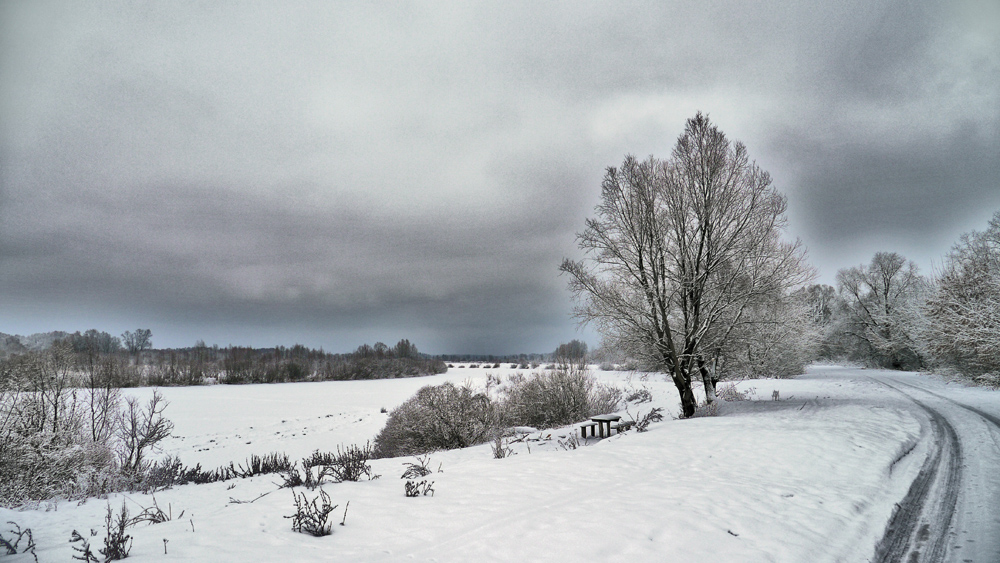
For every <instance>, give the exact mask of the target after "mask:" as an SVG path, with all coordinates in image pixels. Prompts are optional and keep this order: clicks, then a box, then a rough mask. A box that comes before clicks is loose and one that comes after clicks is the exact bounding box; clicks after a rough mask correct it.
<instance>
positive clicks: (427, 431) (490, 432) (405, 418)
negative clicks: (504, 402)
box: [374, 383, 502, 457]
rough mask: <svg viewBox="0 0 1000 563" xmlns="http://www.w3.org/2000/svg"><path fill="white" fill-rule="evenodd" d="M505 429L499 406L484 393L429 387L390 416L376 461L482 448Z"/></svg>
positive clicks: (379, 440) (379, 439) (376, 448)
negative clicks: (479, 446) (436, 451)
mask: <svg viewBox="0 0 1000 563" xmlns="http://www.w3.org/2000/svg"><path fill="white" fill-rule="evenodd" d="M501 428H502V418H501V416H500V410H499V408H498V405H496V404H495V403H494V401H492V400H491V399H490V398H489V397H488V396H487V395H486V394H485V393H478V392H476V391H474V390H473V389H472V388H471V387H469V386H463V387H456V386H455V385H454V384H452V383H444V384H441V385H436V386H426V387H423V388H421V389H420V390H419V391H417V393H416V395H414V396H413V397H410V398H409V399H407V400H406V402H404V403H403V404H401V405H399V406H398V407H396V408H395V409H393V410H392V412H390V413H389V419H388V420H387V421H386V424H385V428H383V429H382V431H381V432H379V434H378V436H376V437H375V446H374V454H375V457H400V456H409V455H419V454H423V453H426V452H431V451H434V450H450V449H455V448H464V447H466V446H472V445H475V444H481V443H483V442H486V441H488V440H490V439H492V438H493V436H495V435H496V434H497V433H498V432H500V431H501Z"/></svg>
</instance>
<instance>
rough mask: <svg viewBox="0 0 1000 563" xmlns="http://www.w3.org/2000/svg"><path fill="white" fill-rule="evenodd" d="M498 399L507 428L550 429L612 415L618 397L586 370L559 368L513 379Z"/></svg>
mask: <svg viewBox="0 0 1000 563" xmlns="http://www.w3.org/2000/svg"><path fill="white" fill-rule="evenodd" d="M502 396H503V399H502V401H503V413H504V418H505V421H506V423H507V425H509V426H514V425H517V426H532V427H535V428H552V427H553V426H560V425H563V424H573V423H574V422H579V421H581V420H586V419H587V417H589V416H592V415H595V414H605V413H610V412H615V411H617V410H618V407H619V405H620V404H621V396H622V393H621V391H620V390H619V389H618V388H616V387H608V386H606V385H601V384H599V383H598V382H597V381H596V380H595V379H594V377H593V376H592V375H591V374H590V372H589V371H588V370H587V369H586V368H581V367H579V366H575V365H563V366H560V367H558V368H557V369H554V370H546V371H544V372H540V373H535V374H532V375H530V376H527V377H526V376H523V375H518V376H514V377H513V378H511V379H510V380H509V381H508V382H507V384H506V385H505V386H504V387H503V388H502Z"/></svg>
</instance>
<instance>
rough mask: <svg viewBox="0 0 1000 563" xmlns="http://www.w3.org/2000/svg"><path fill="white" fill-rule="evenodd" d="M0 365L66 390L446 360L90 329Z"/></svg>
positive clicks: (375, 374)
mask: <svg viewBox="0 0 1000 563" xmlns="http://www.w3.org/2000/svg"><path fill="white" fill-rule="evenodd" d="M54 358H59V360H58V361H55V360H54ZM0 364H3V365H4V366H8V367H9V366H14V365H16V366H21V367H19V368H18V369H19V370H21V371H23V370H24V369H27V368H24V367H23V366H32V367H31V369H32V370H35V371H40V372H45V375H44V377H40V379H41V380H45V381H58V382H60V383H59V385H63V386H71V387H93V386H98V387H109V388H122V387H137V386H145V385H154V386H171V385H200V384H204V383H225V384H240V383H281V382H294V381H326V380H349V379H382V378H393V377H413V376H419V375H430V374H436V373H443V372H445V371H447V366H446V365H445V363H444V362H443V361H441V360H439V359H434V358H429V357H427V356H426V355H424V354H421V353H420V352H419V351H418V350H417V347H416V346H415V345H414V344H412V343H411V342H410V341H409V340H407V339H402V340H400V341H399V342H397V343H396V345H395V346H392V347H390V346H388V345H386V344H384V343H382V342H377V343H375V344H374V345H369V344H363V345H361V346H359V347H358V348H357V350H355V351H354V352H350V353H346V354H331V353H327V352H324V351H323V350H322V349H319V350H315V349H310V348H307V347H305V346H302V345H300V344H296V345H294V346H292V347H290V348H286V347H284V346H276V347H274V348H250V347H244V346H227V347H225V348H220V347H219V346H211V347H209V346H207V345H206V344H205V343H204V341H200V340H199V341H198V342H197V343H196V344H195V345H194V346H193V347H190V348H167V349H154V348H153V347H152V331H150V330H149V329H137V330H136V331H126V332H125V333H124V334H122V336H121V337H116V336H112V335H110V334H108V333H107V332H101V331H97V330H94V329H92V330H88V331H86V332H84V333H80V332H76V333H73V334H69V335H67V336H66V337H65V338H62V339H60V340H56V341H55V343H54V344H53V345H52V346H51V347H49V348H48V349H46V350H41V351H28V352H24V353H18V354H11V355H9V356H8V357H7V358H5V359H2V360H0ZM56 366H58V368H56ZM8 371H9V370H8Z"/></svg>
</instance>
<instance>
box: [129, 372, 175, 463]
mask: <svg viewBox="0 0 1000 563" xmlns="http://www.w3.org/2000/svg"><path fill="white" fill-rule="evenodd" d="M167 404H168V403H167V402H166V401H164V400H163V395H161V394H160V392H159V391H153V396H152V397H151V398H150V399H149V402H148V403H147V404H146V407H145V408H143V407H142V406H141V405H140V404H139V399H137V398H136V397H131V396H130V397H126V398H125V406H124V408H123V409H122V411H121V413H120V414H119V420H118V427H117V431H118V432H117V433H118V439H119V441H120V447H119V449H118V451H117V454H118V463H119V467H121V470H122V472H123V473H124V474H125V475H127V476H129V477H131V478H132V479H135V480H136V481H138V480H139V479H140V478H141V477H142V475H143V474H144V473H145V472H146V471H147V470H148V469H149V467H150V465H151V463H150V462H149V461H148V460H147V459H146V456H147V455H148V454H149V453H150V452H151V451H154V450H156V449H157V448H158V446H159V443H160V442H161V441H162V440H163V439H164V438H166V437H168V436H170V432H171V431H172V430H173V429H174V423H172V422H170V421H169V420H168V419H166V418H165V417H164V416H163V411H164V409H166V408H167Z"/></svg>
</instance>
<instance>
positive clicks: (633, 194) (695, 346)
mask: <svg viewBox="0 0 1000 563" xmlns="http://www.w3.org/2000/svg"><path fill="white" fill-rule="evenodd" d="M785 209H786V200H785V197H784V196H783V195H781V194H780V193H778V191H777V190H776V189H775V188H774V187H773V186H772V185H771V177H770V175H769V174H768V173H767V172H765V171H763V170H761V169H760V168H759V167H758V166H757V165H756V163H754V162H752V161H751V160H750V159H749V156H748V155H747V150H746V147H745V146H744V145H743V144H742V143H739V142H730V141H729V140H728V139H727V138H726V136H725V134H723V133H722V132H721V131H719V129H718V128H717V127H716V126H715V125H713V124H712V123H711V122H710V121H709V119H708V117H707V116H705V115H703V114H701V113H698V114H697V115H696V116H695V117H694V118H692V119H689V120H688V121H687V126H686V128H685V130H684V133H683V134H682V135H681V136H680V138H679V139H678V140H677V144H676V146H675V147H674V150H673V153H672V155H671V158H670V159H669V160H665V161H664V160H659V159H656V158H653V157H650V158H649V159H647V160H645V161H642V162H640V161H638V160H636V159H635V158H634V157H632V156H627V157H626V158H625V161H624V162H623V163H622V166H621V168H614V167H611V168H608V169H607V173H606V174H605V177H604V181H603V183H602V186H601V202H600V203H599V204H598V206H597V207H596V209H595V212H596V217H593V218H590V219H588V220H587V223H586V228H585V229H584V231H583V232H582V233H579V234H578V235H577V242H578V244H579V246H580V248H581V249H582V250H583V251H584V252H585V254H586V257H585V258H584V259H583V260H581V261H573V260H568V259H567V260H565V261H564V262H563V264H562V266H561V268H560V269H561V270H562V271H563V272H565V273H566V274H568V275H569V277H570V281H569V287H570V290H571V291H572V292H573V294H574V296H575V297H576V298H577V301H578V303H579V305H578V307H577V308H576V315H577V317H578V318H580V319H581V321H582V322H584V323H594V324H595V325H596V327H597V328H598V330H599V331H600V332H601V333H602V334H603V336H604V337H605V338H606V339H607V340H608V342H609V344H611V345H613V346H615V347H618V348H620V349H622V350H623V351H625V352H626V353H628V354H630V355H632V356H634V357H638V358H640V359H642V360H644V361H645V362H647V363H649V364H653V365H655V366H657V367H658V368H659V369H662V370H663V371H664V372H666V373H668V374H669V375H670V377H671V378H672V380H673V382H674V384H675V386H676V387H677V391H678V393H679V394H680V398H681V406H682V412H683V415H684V416H685V417H688V416H691V415H693V414H694V411H695V407H696V406H697V402H696V400H695V398H694V393H693V391H692V387H691V382H692V378H693V377H695V376H697V375H700V376H701V377H702V379H703V381H704V382H705V393H706V399H707V400H708V401H712V400H714V398H715V391H714V385H715V381H714V375H713V374H712V373H711V370H710V369H709V368H710V363H711V362H712V360H713V359H714V358H715V357H716V356H717V355H718V354H719V352H720V350H722V349H723V348H724V346H725V345H726V342H727V340H728V338H729V337H730V335H732V334H733V332H734V331H735V330H737V328H739V327H740V326H741V325H743V324H744V323H747V322H753V319H752V318H751V315H750V312H751V310H752V308H753V307H754V306H755V305H757V304H759V303H761V302H764V301H766V300H768V299H774V297H775V296H780V295H782V294H784V293H786V292H787V291H788V290H790V289H791V288H793V287H795V286H797V285H800V284H802V283H804V282H806V281H808V280H809V279H810V278H811V276H812V270H811V269H810V268H809V267H808V266H806V263H805V252H804V250H803V248H802V246H801V244H800V243H799V242H798V241H795V242H787V241H784V240H783V239H782V232H783V229H784V227H785V215H784V214H785Z"/></svg>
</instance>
